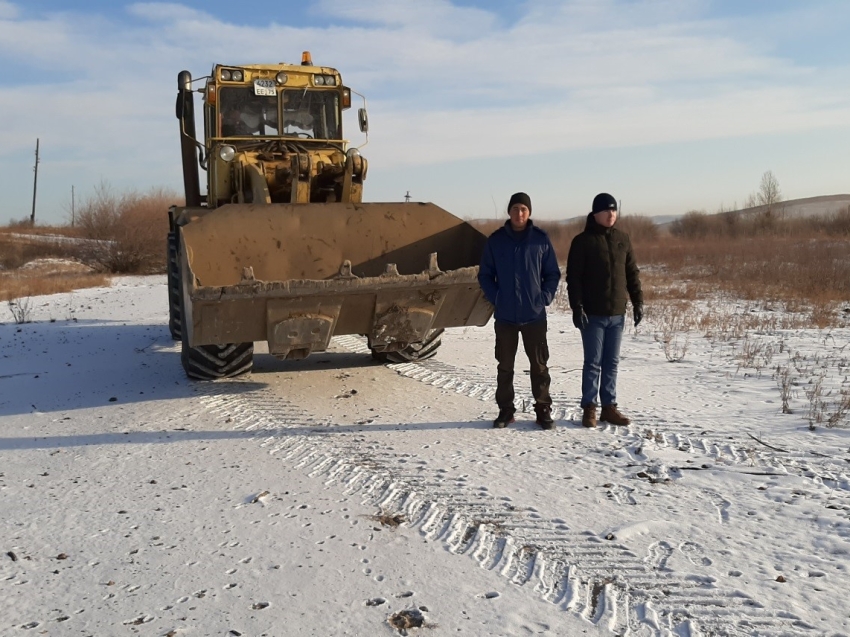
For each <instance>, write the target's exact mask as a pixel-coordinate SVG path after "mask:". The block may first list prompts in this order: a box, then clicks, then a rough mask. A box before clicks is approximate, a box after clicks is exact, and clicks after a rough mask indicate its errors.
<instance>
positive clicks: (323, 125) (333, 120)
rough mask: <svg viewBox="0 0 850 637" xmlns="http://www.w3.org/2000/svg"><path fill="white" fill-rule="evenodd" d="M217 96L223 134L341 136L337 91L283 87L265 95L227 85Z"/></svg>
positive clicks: (308, 137)
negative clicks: (281, 117) (279, 112)
mask: <svg viewBox="0 0 850 637" xmlns="http://www.w3.org/2000/svg"><path fill="white" fill-rule="evenodd" d="M218 99H219V114H220V115H219V122H220V124H219V125H220V131H221V132H220V134H221V136H222V137H237V136H262V137H277V136H283V137H298V138H301V139H341V137H342V135H341V131H340V122H339V94H338V92H337V91H328V90H314V89H285V90H282V91H280V93H279V94H278V95H277V96H274V95H272V96H266V95H255V94H254V90H253V88H251V87H243V86H239V87H237V86H227V87H222V88H221V89H220V91H219V96H218ZM278 99H280V104H278ZM278 106H281V107H282V111H283V128H282V129H280V128H279V126H278V122H279V118H278Z"/></svg>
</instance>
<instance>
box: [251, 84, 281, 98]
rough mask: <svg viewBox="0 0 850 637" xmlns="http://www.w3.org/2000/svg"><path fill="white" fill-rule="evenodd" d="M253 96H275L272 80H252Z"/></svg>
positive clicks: (275, 89) (275, 91)
mask: <svg viewBox="0 0 850 637" xmlns="http://www.w3.org/2000/svg"><path fill="white" fill-rule="evenodd" d="M254 95H271V96H275V95H277V87H276V86H275V83H274V80H254Z"/></svg>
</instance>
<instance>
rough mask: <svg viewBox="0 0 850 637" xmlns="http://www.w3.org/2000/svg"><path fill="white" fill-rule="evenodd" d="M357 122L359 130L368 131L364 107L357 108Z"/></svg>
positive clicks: (367, 119) (367, 118) (367, 117)
mask: <svg viewBox="0 0 850 637" xmlns="http://www.w3.org/2000/svg"><path fill="white" fill-rule="evenodd" d="M357 123H358V124H360V132H361V133H368V132H369V116H368V115H367V114H366V109H365V108H359V109H357Z"/></svg>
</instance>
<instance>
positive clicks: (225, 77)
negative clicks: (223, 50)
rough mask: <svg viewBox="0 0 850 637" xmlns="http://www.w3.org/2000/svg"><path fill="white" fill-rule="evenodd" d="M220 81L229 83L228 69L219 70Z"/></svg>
mask: <svg viewBox="0 0 850 637" xmlns="http://www.w3.org/2000/svg"><path fill="white" fill-rule="evenodd" d="M221 79H223V80H224V81H225V82H229V81H230V69H221Z"/></svg>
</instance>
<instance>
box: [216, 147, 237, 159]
mask: <svg viewBox="0 0 850 637" xmlns="http://www.w3.org/2000/svg"><path fill="white" fill-rule="evenodd" d="M218 156H219V157H221V159H222V161H231V160H232V159H233V158H234V157H236V149H235V148H234V147H233V146H222V147H221V148H219V149H218Z"/></svg>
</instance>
